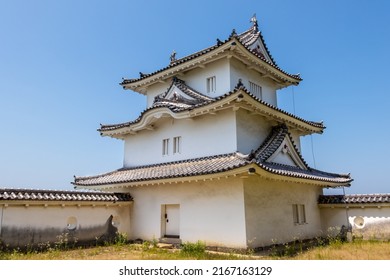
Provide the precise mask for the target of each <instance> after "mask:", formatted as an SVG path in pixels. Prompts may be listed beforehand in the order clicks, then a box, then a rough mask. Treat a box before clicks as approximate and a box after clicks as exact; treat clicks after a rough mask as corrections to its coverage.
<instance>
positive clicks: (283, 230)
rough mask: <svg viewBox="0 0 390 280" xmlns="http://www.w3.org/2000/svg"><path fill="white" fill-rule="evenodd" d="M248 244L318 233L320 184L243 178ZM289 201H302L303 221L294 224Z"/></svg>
mask: <svg viewBox="0 0 390 280" xmlns="http://www.w3.org/2000/svg"><path fill="white" fill-rule="evenodd" d="M244 192H245V216H246V228H247V239H248V247H254V248H255V247H261V246H267V245H271V244H279V243H284V242H289V241H293V240H297V239H306V238H314V237H317V236H320V235H322V226H321V220H320V209H319V208H318V204H317V199H318V196H319V194H321V193H322V189H321V188H320V187H316V186H312V185H305V184H293V183H287V182H278V181H270V180H265V179H263V178H261V177H259V176H256V175H253V176H251V177H249V178H248V179H247V180H245V182H244ZM293 204H304V205H305V211H306V221H307V222H306V223H305V224H302V225H296V224H294V220H293V206H292V205H293Z"/></svg>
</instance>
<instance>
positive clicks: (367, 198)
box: [318, 194, 390, 204]
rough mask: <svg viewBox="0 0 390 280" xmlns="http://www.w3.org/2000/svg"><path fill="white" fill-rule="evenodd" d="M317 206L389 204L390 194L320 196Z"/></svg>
mask: <svg viewBox="0 0 390 280" xmlns="http://www.w3.org/2000/svg"><path fill="white" fill-rule="evenodd" d="M318 203H319V204H366V203H390V194H349V195H320V196H319V198H318Z"/></svg>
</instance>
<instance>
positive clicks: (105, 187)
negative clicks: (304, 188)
mask: <svg viewBox="0 0 390 280" xmlns="http://www.w3.org/2000/svg"><path fill="white" fill-rule="evenodd" d="M254 175H257V176H260V177H263V178H264V179H266V180H275V181H281V182H289V183H297V184H306V185H313V186H320V187H331V188H336V187H343V186H344V187H345V186H350V182H349V181H348V182H334V181H331V180H321V179H315V178H303V177H294V176H288V175H282V174H277V173H273V172H271V171H267V170H265V169H263V168H261V167H260V166H258V165H257V164H255V163H250V164H247V165H244V166H241V167H237V168H234V169H231V170H228V171H224V172H217V173H212V174H203V175H194V176H184V177H172V178H161V179H151V180H139V181H133V182H125V181H124V182H117V183H107V184H104V183H102V184H96V185H93V184H88V185H86V184H82V183H80V184H77V183H73V184H74V186H75V189H88V190H99V191H112V190H119V189H123V188H130V187H140V186H154V185H171V184H178V183H188V182H199V181H212V180H221V179H227V178H231V177H238V178H240V179H247V178H249V177H250V176H254Z"/></svg>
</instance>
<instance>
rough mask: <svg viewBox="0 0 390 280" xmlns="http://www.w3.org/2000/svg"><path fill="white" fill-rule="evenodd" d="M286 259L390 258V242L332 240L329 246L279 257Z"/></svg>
mask: <svg viewBox="0 0 390 280" xmlns="http://www.w3.org/2000/svg"><path fill="white" fill-rule="evenodd" d="M279 259H284V260H390V242H387V241H361V240H359V241H354V242H346V243H342V242H340V241H335V242H332V243H331V244H329V245H327V246H319V247H315V248H311V249H309V250H306V251H304V252H298V253H297V254H296V255H295V256H292V257H289V256H285V257H279Z"/></svg>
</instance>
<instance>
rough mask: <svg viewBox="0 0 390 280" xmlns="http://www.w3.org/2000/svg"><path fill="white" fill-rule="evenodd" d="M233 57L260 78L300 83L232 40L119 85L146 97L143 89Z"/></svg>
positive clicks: (283, 83)
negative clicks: (258, 74)
mask: <svg viewBox="0 0 390 280" xmlns="http://www.w3.org/2000/svg"><path fill="white" fill-rule="evenodd" d="M232 57H235V58H237V59H238V60H240V61H242V62H243V63H244V64H245V65H246V66H247V67H250V68H253V69H255V70H256V71H257V72H259V73H260V75H262V76H264V77H270V78H271V79H273V80H274V81H275V82H277V83H279V84H280V85H282V87H283V86H288V85H291V84H294V85H297V84H299V82H300V81H301V80H302V79H301V78H300V77H299V76H298V75H292V74H288V73H287V72H285V71H283V70H282V69H280V68H279V67H278V66H276V65H274V64H272V62H269V61H267V60H265V59H263V58H261V57H260V56H259V55H257V54H256V53H255V52H253V51H250V50H248V49H247V48H246V47H245V46H244V45H243V44H242V43H241V42H240V41H239V40H238V39H237V38H236V37H233V38H231V39H230V40H227V41H226V42H224V43H223V44H221V45H214V46H212V47H210V48H207V49H205V50H202V51H200V52H197V53H195V54H192V55H189V56H187V57H184V58H182V59H179V60H177V61H176V62H174V63H171V64H170V65H168V66H167V67H165V68H162V69H160V70H158V71H155V72H153V73H151V74H147V75H144V76H143V77H141V78H138V79H125V80H124V81H123V82H122V83H120V85H121V86H122V87H123V88H124V89H130V90H133V91H135V92H138V93H141V94H146V92H147V88H148V87H149V86H150V85H152V84H154V83H159V82H164V81H166V80H167V79H170V78H172V77H174V76H178V75H180V74H185V73H186V72H188V71H190V70H192V69H195V68H204V67H206V65H207V64H208V63H211V62H213V61H216V60H218V59H221V58H228V59H230V58H232Z"/></svg>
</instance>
